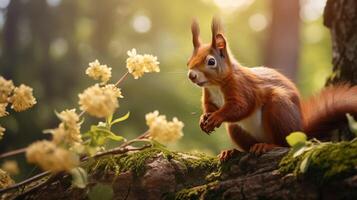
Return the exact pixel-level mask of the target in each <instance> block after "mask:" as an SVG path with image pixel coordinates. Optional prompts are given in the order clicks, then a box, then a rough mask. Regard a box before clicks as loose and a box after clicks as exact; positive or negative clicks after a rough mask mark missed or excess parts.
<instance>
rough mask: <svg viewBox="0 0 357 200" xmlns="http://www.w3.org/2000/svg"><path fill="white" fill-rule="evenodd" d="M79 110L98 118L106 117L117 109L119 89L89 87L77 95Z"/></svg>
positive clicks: (110, 86) (108, 86)
mask: <svg viewBox="0 0 357 200" xmlns="http://www.w3.org/2000/svg"><path fill="white" fill-rule="evenodd" d="M78 97H79V102H78V104H79V105H80V109H81V110H82V111H85V112H87V113H88V114H90V115H93V116H95V117H98V118H102V117H107V116H110V115H111V114H113V113H114V111H115V109H117V108H118V107H119V102H118V97H122V96H121V92H120V90H119V88H117V87H115V86H112V85H107V86H105V87H100V86H99V85H98V84H96V85H94V86H91V87H89V88H87V89H85V90H84V91H83V93H81V94H79V95H78Z"/></svg>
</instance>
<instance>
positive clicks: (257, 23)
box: [249, 13, 268, 32]
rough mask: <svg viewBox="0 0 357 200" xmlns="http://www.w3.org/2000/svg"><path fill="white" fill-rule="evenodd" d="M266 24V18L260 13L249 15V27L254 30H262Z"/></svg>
mask: <svg viewBox="0 0 357 200" xmlns="http://www.w3.org/2000/svg"><path fill="white" fill-rule="evenodd" d="M267 25H268V21H267V18H266V17H265V16H264V15H262V14H260V13H257V14H254V15H252V16H250V17H249V27H250V28H251V29H252V30H253V31H256V32H259V31H262V30H264V29H265V28H266V27H267Z"/></svg>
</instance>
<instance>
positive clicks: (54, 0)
mask: <svg viewBox="0 0 357 200" xmlns="http://www.w3.org/2000/svg"><path fill="white" fill-rule="evenodd" d="M61 1H62V0H47V4H48V5H49V6H52V7H56V6H58V5H60V3H61Z"/></svg>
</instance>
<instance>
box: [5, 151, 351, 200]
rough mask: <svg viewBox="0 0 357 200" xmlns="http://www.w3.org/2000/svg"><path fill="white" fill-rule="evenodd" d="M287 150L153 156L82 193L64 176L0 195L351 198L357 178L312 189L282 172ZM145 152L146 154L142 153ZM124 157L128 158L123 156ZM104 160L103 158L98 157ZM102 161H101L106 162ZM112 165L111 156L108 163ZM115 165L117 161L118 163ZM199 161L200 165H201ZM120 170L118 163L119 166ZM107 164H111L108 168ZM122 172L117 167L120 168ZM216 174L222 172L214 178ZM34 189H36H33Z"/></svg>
mask: <svg viewBox="0 0 357 200" xmlns="http://www.w3.org/2000/svg"><path fill="white" fill-rule="evenodd" d="M288 150H289V149H287V148H276V149H274V150H272V151H270V152H268V153H266V154H263V155H261V156H255V155H252V154H249V153H241V154H239V155H237V157H235V159H233V160H232V161H230V163H226V164H219V163H218V161H217V160H216V161H215V160H214V159H213V158H212V159H207V158H206V157H205V156H204V157H200V155H198V156H196V155H193V154H186V153H177V154H175V156H173V157H171V158H170V157H168V156H165V152H157V153H156V154H154V155H152V156H151V157H149V158H147V160H146V162H145V164H144V168H145V170H144V171H143V172H142V173H139V174H138V172H136V171H135V170H128V171H124V172H121V173H117V172H115V170H114V169H115V167H113V168H111V169H110V170H103V169H102V168H100V167H99V168H98V169H97V170H93V171H92V172H90V178H89V184H88V186H87V187H86V188H85V189H78V188H73V187H71V183H70V179H69V176H68V175H61V176H58V177H57V178H56V179H55V181H53V182H49V183H47V184H44V185H42V186H41V187H37V188H36V185H38V184H40V183H41V182H44V181H46V180H47V178H44V180H41V181H38V182H37V183H36V182H34V183H31V184H28V185H27V186H25V187H23V188H22V189H21V190H20V189H19V190H16V191H12V192H7V193H6V194H2V197H3V198H4V197H5V199H6V198H7V199H88V193H89V191H90V189H91V188H93V187H94V186H95V185H97V184H107V185H109V186H110V187H111V188H112V189H113V193H114V195H113V197H112V198H113V199H120V200H122V199H132V200H136V199H145V200H146V199H148V200H150V199H153V200H157V199H212V200H217V199H355V198H356V197H357V192H356V191H357V173H355V172H354V173H352V174H350V175H349V176H348V177H345V178H342V179H339V180H337V181H332V182H329V183H328V184H320V185H319V184H316V183H314V182H312V181H310V180H307V179H299V178H296V177H295V176H293V175H292V174H285V173H281V172H280V171H279V170H278V169H279V163H280V161H281V159H282V158H283V157H284V156H285V155H286V154H287V152H288ZM144 151H145V150H144ZM126 156H128V155H126ZM102 159H103V158H102ZM104 159H105V158H104ZM113 159H114V160H116V159H115V157H110V156H109V158H108V159H107V160H113ZM116 161H118V160H116ZM200 162H201V163H200ZM114 164H118V166H120V163H119V161H118V162H117V163H114ZM105 165H107V166H108V165H113V163H111V164H109V163H106V164H105ZM119 168H120V167H119ZM217 172H220V173H217ZM33 188H35V189H33Z"/></svg>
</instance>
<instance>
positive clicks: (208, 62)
mask: <svg viewBox="0 0 357 200" xmlns="http://www.w3.org/2000/svg"><path fill="white" fill-rule="evenodd" d="M207 64H208V65H210V66H214V65H215V64H216V60H215V59H214V58H210V59H208V61H207Z"/></svg>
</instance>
